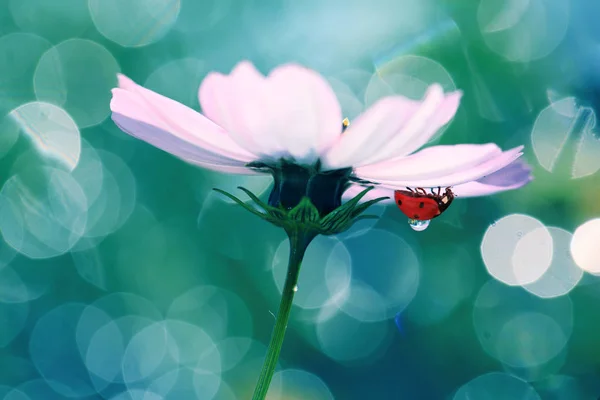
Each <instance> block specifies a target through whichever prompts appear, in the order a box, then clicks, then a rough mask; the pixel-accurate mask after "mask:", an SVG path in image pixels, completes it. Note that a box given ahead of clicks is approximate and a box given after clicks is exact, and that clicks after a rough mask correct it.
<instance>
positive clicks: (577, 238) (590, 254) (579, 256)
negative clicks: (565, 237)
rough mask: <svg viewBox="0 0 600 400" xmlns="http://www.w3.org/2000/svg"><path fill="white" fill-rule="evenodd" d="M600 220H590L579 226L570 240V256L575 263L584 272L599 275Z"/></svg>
mask: <svg viewBox="0 0 600 400" xmlns="http://www.w3.org/2000/svg"><path fill="white" fill-rule="evenodd" d="M599 237H600V218H596V219H592V220H589V221H587V222H585V223H584V224H582V225H580V226H579V227H578V228H577V229H576V230H575V232H573V239H572V240H571V246H570V250H571V255H572V256H573V260H575V263H576V264H577V265H578V266H579V268H581V269H582V270H584V271H587V272H589V273H592V274H595V275H598V274H600V251H599V250H598V238H599Z"/></svg>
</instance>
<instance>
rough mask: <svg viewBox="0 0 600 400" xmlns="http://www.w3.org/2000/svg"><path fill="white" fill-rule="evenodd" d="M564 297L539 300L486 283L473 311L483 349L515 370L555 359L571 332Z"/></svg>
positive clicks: (569, 312) (569, 306)
mask: <svg viewBox="0 0 600 400" xmlns="http://www.w3.org/2000/svg"><path fill="white" fill-rule="evenodd" d="M572 308H573V306H572V303H571V300H570V299H569V298H568V297H567V296H561V297H555V298H550V299H541V298H539V297H537V296H535V295H533V294H531V293H529V292H527V291H525V290H524V289H523V288H520V287H514V286H513V287H511V286H506V285H503V284H502V283H500V282H498V281H496V280H490V281H488V282H487V283H486V284H485V285H484V286H483V287H482V288H481V290H480V291H479V294H478V295H477V299H476V300H475V305H474V308H473V324H474V326H475V332H476V334H477V338H478V339H479V342H480V343H481V345H482V347H483V349H484V350H485V351H486V352H487V353H488V354H489V355H490V356H492V357H494V358H496V359H497V360H498V361H500V362H502V363H503V364H506V365H507V366H509V367H514V368H533V367H538V366H540V365H543V364H545V363H548V362H549V361H551V360H552V359H553V358H554V357H556V356H558V355H559V354H560V353H561V352H562V351H563V349H564V348H565V346H566V345H567V342H568V340H569V338H570V336H571V332H572V330H573V309H572Z"/></svg>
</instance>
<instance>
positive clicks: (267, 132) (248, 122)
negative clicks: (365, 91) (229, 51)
mask: <svg viewBox="0 0 600 400" xmlns="http://www.w3.org/2000/svg"><path fill="white" fill-rule="evenodd" d="M199 97H200V103H201V105H202V108H203V110H204V113H205V114H206V115H207V116H208V117H209V118H210V119H212V120H213V121H215V122H217V123H218V124H219V125H221V126H223V127H224V128H225V129H227V130H228V131H229V132H230V133H231V134H232V136H233V137H234V138H235V139H236V140H238V141H239V142H240V144H242V145H243V146H245V147H246V146H247V147H248V148H249V149H250V150H252V151H253V152H255V153H257V154H260V155H261V156H263V157H270V158H279V157H286V156H291V157H293V158H294V159H295V160H296V161H297V162H298V163H312V162H314V161H316V160H317V158H318V157H319V154H320V153H321V152H322V151H323V150H324V149H326V148H328V147H329V146H330V145H331V144H332V143H333V142H334V141H335V140H337V138H338V137H339V135H340V133H341V123H342V114H341V108H340V105H339V103H338V101H337V99H336V97H335V93H334V92H333V90H332V89H331V87H330V86H329V84H328V83H327V81H326V80H325V79H323V78H322V77H321V76H320V75H319V74H317V73H316V72H314V71H311V70H309V69H306V68H304V67H301V66H298V65H284V66H281V67H279V68H276V69H274V70H273V71H272V72H271V73H270V74H269V76H268V77H266V78H265V77H263V76H262V75H261V74H260V73H259V72H258V71H256V69H254V67H253V66H252V65H251V64H250V63H247V62H244V63H240V64H239V65H238V66H237V67H236V68H235V69H234V70H233V71H232V73H231V74H230V75H229V76H225V75H222V74H218V73H212V74H210V75H209V76H207V77H206V79H205V80H204V82H203V83H202V85H201V86H200V92H199Z"/></svg>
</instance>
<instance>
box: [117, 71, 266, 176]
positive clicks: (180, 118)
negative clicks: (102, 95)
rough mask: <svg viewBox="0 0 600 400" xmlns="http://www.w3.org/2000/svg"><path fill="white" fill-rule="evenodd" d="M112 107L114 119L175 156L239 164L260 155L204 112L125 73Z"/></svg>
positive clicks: (126, 129) (129, 131)
mask: <svg viewBox="0 0 600 400" xmlns="http://www.w3.org/2000/svg"><path fill="white" fill-rule="evenodd" d="M110 107H111V110H112V112H113V119H114V120H115V121H116V122H118V124H119V125H120V127H121V129H123V130H124V131H125V132H127V133H129V134H131V135H133V136H135V137H137V138H139V139H142V140H144V141H146V142H149V143H151V144H153V145H154V146H156V147H159V148H162V149H164V150H166V151H169V152H171V153H173V154H174V155H176V156H179V157H182V158H185V157H187V156H189V155H191V154H192V153H194V154H195V155H194V160H193V161H195V162H201V161H205V162H207V163H209V164H213V163H216V164H221V163H224V165H225V164H229V165H236V166H237V165H243V164H245V163H247V162H249V161H253V160H255V159H256V158H257V157H256V156H255V155H253V154H251V153H250V152H248V151H247V150H245V149H243V148H241V147H240V146H239V145H238V144H237V143H235V142H234V141H233V140H231V138H230V137H229V135H228V134H227V132H225V131H224V130H223V129H222V128H221V127H219V126H218V125H216V124H214V123H213V122H212V121H210V120H209V119H207V118H206V117H204V116H203V115H202V114H200V113H198V112H196V111H194V110H192V109H191V108H188V107H186V106H184V105H183V104H181V103H178V102H176V101H174V100H171V99H169V98H167V97H164V96H161V95H159V94H158V93H155V92H152V91H151V90H148V89H145V88H143V87H141V86H139V85H137V84H136V83H134V82H133V81H132V80H130V79H129V78H127V77H125V76H123V75H120V76H119V88H116V89H113V97H112V100H111V103H110ZM117 120H118V121H117ZM152 128H155V129H152ZM178 153H181V154H178ZM182 154H186V155H187V156H183V155H182ZM188 161H191V160H188Z"/></svg>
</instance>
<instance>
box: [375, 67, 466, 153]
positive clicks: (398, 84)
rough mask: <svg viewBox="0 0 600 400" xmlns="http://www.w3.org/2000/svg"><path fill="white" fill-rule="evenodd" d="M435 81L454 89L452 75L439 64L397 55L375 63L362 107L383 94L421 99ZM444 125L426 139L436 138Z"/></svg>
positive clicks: (439, 135) (450, 89)
mask: <svg viewBox="0 0 600 400" xmlns="http://www.w3.org/2000/svg"><path fill="white" fill-rule="evenodd" d="M434 83H437V84H439V85H441V86H442V88H443V89H444V91H445V92H452V91H454V90H456V85H455V83H454V80H453V79H452V76H451V75H450V74H449V73H448V71H447V70H446V69H445V68H444V67H443V66H442V65H441V64H440V63H438V62H436V61H434V60H432V59H430V58H427V57H423V56H417V55H403V56H400V57H396V58H394V59H392V60H391V61H388V62H387V63H385V64H382V65H378V66H377V70H376V72H375V73H374V74H373V75H372V77H371V79H370V81H369V84H368V86H367V88H366V90H365V95H364V103H365V108H368V107H370V106H371V105H373V104H374V103H375V102H376V101H378V100H380V99H381V98H383V97H386V96H394V95H402V96H405V97H408V98H410V99H413V100H421V99H422V98H423V96H424V95H425V92H426V91H427V88H428V87H429V86H430V85H432V84H434ZM447 126H448V125H446V126H444V127H442V128H440V129H439V130H438V131H437V132H436V134H435V135H433V136H432V137H431V139H430V140H429V142H434V141H436V140H437V139H439V138H440V137H441V136H442V135H443V133H444V131H445V130H446V129H447Z"/></svg>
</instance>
